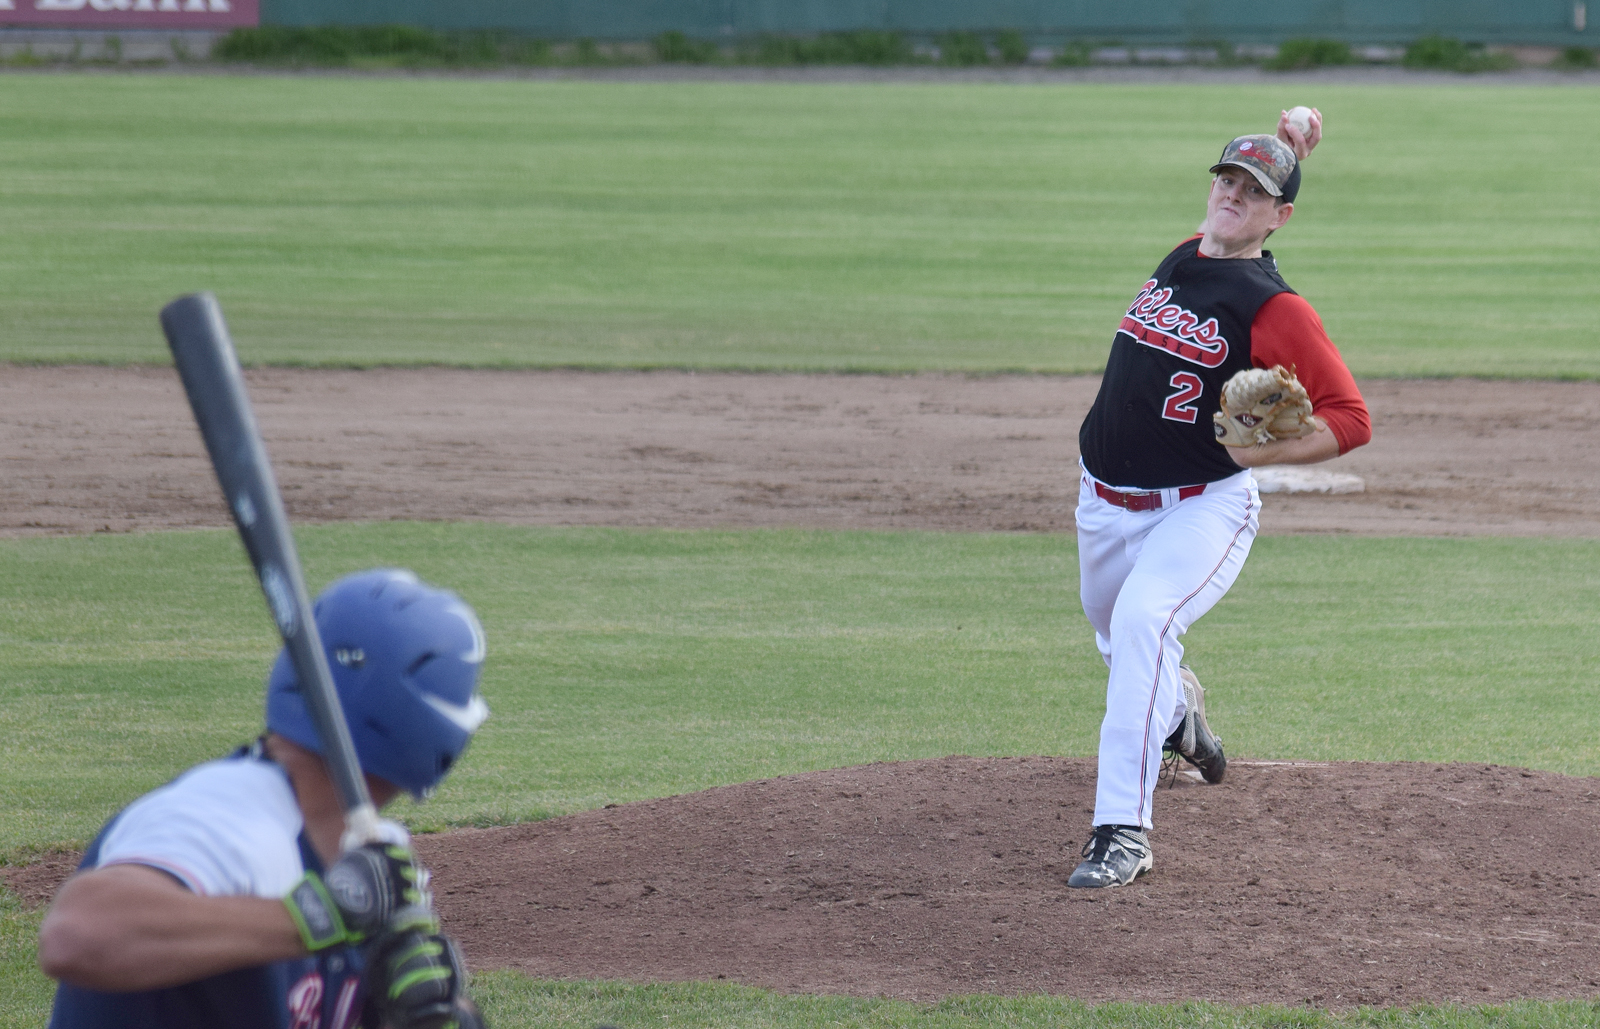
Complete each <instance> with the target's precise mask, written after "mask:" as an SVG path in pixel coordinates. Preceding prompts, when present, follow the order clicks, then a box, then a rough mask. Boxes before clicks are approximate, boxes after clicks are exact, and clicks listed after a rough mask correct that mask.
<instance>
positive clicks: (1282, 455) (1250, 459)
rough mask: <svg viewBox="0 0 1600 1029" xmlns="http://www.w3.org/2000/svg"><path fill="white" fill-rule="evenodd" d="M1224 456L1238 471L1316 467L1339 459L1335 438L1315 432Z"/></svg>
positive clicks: (1232, 449) (1323, 431)
mask: <svg viewBox="0 0 1600 1029" xmlns="http://www.w3.org/2000/svg"><path fill="white" fill-rule="evenodd" d="M1228 456H1229V457H1231V458H1233V463H1234V464H1236V465H1238V466H1239V467H1240V468H1260V467H1261V466H1262V465H1269V464H1316V463H1318V462H1319V461H1327V460H1331V459H1332V458H1335V457H1338V456H1339V438H1338V437H1337V436H1335V435H1334V434H1333V433H1331V432H1329V431H1328V430H1327V429H1319V430H1317V431H1316V432H1313V433H1312V434H1311V435H1309V436H1302V437H1300V438H1299V439H1279V440H1273V441H1272V442H1271V443H1258V444H1256V445H1255V446H1253V447H1229V448H1228Z"/></svg>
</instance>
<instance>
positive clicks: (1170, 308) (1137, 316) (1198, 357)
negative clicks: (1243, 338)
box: [1119, 279, 1228, 368]
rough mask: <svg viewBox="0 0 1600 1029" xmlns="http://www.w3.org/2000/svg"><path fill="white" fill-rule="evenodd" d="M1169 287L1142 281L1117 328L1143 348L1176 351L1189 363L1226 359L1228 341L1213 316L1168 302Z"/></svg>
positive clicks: (1212, 365)
mask: <svg viewBox="0 0 1600 1029" xmlns="http://www.w3.org/2000/svg"><path fill="white" fill-rule="evenodd" d="M1171 300H1172V290H1171V289H1156V280H1155V279H1151V280H1150V281H1149V282H1147V283H1145V284H1144V288H1143V289H1141V290H1140V291H1139V295H1138V296H1136V297H1134V298H1133V303H1132V304H1130V305H1129V306H1128V314H1127V316H1126V317H1124V318H1123V319H1122V325H1121V326H1120V327H1119V328H1120V330H1121V331H1122V332H1126V333H1127V334H1128V335H1130V336H1132V337H1133V338H1134V339H1136V340H1138V341H1139V342H1140V343H1143V344H1144V345H1145V346H1147V347H1154V348H1155V349H1157V350H1165V351H1166V352H1167V353H1169V354H1176V355H1177V356H1179V357H1181V358H1183V359H1184V360H1185V361H1189V362H1190V363H1192V364H1197V365H1200V366H1202V367H1204V368H1215V367H1217V366H1218V365H1220V364H1221V363H1222V362H1223V361H1226V360H1227V359H1228V340H1227V339H1226V337H1224V336H1223V335H1222V329H1221V328H1220V327H1219V326H1218V325H1217V320H1216V319H1215V318H1207V319H1206V320H1205V321H1203V322H1202V321H1201V320H1200V316H1199V315H1197V314H1195V313H1194V312H1193V311H1191V310H1189V309H1188V308H1186V307H1179V306H1178V305H1177V304H1174V303H1171V302H1170V301H1171Z"/></svg>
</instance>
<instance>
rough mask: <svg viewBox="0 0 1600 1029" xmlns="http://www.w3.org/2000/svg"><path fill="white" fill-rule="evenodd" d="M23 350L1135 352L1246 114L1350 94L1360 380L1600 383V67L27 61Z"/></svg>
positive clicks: (17, 316)
mask: <svg viewBox="0 0 1600 1029" xmlns="http://www.w3.org/2000/svg"><path fill="white" fill-rule="evenodd" d="M5 86H6V96H7V101H8V102H7V104H6V105H5V110H4V112H3V113H0V129H3V132H4V136H5V139H6V146H5V147H4V148H3V149H0V172H3V176H0V181H3V183H4V185H3V186H0V191H3V196H4V201H5V205H6V213H7V223H6V225H7V232H6V233H5V235H4V238H3V239H0V268H3V271H4V274H5V277H6V282H7V285H8V289H7V296H6V303H5V305H4V307H3V313H0V360H12V361H92V362H140V361H154V362H162V361H165V360H167V357H166V352H165V350H164V348H163V345H162V342H161V337H160V334H159V332H158V330H157V326H156V321H155V315H156V311H157V310H158V308H159V307H160V306H161V304H163V303H164V302H165V301H166V300H168V299H170V298H171V297H172V296H174V295H176V294H178V293H183V292H189V291H192V290H195V289H201V288H207V289H212V290H215V291H216V292H217V293H218V294H219V295H220V296H221V298H222V300H223V303H224V306H225V309H226V310H227V312H228V314H229V317H230V319H231V321H232V324H233V326H234V329H235V335H236V336H237V338H238V342H239V344H240V348H241V352H242V355H243V357H244V359H245V360H246V361H247V362H257V363H307V364H335V365H365V364H374V363H378V364H385V363H449V364H463V365H490V366H494V365H517V366H548V365H584V366H600V367H618V366H629V367H638V366H661V365H671V366H694V367H701V368H732V367H738V368H803V369H865V370H874V369H875V370H907V369H954V370H972V371H992V370H1001V369H1030V370H1048V371H1088V370H1094V369H1097V368H1099V367H1100V366H1101V364H1102V363H1103V361H1104V358H1105V353H1106V349H1107V347H1108V345H1109V341H1110V337H1111V333H1112V331H1113V329H1114V327H1115V324H1116V321H1117V318H1118V316H1119V315H1120V314H1121V312H1122V310H1123V309H1124V308H1125V307H1126V305H1127V303H1128V301H1129V300H1130V298H1131V297H1132V295H1133V293H1134V292H1135V291H1136V289H1137V287H1138V284H1139V283H1141V282H1142V281H1143V280H1144V276H1145V275H1146V274H1148V272H1149V271H1150V270H1151V269H1152V268H1154V266H1155V265H1156V263H1157V262H1158V260H1159V259H1160V258H1161V256H1162V255H1164V254H1165V253H1166V251H1167V250H1168V249H1169V248H1170V247H1171V246H1172V245H1173V244H1174V243H1176V242H1177V241H1178V240H1179V239H1180V238H1182V237H1183V236H1184V235H1185V234H1186V233H1188V232H1189V231H1190V230H1191V229H1193V227H1194V226H1195V225H1196V224H1197V222H1198V221H1199V219H1200V216H1201V214H1202V205H1203V197H1204V192H1205V188H1206V181H1207V177H1206V172H1205V169H1206V167H1207V166H1208V165H1209V163H1210V162H1211V161H1212V160H1213V159H1214V158H1215V156H1216V154H1217V153H1218V152H1219V151H1220V149H1221V145H1222V143H1223V141H1225V140H1226V139H1227V138H1228V137H1230V136H1232V135H1234V134H1236V133H1238V132H1243V131H1249V130H1257V131H1269V130H1270V129H1271V127H1272V124H1273V120H1274V118H1275V115H1276V113H1277V111H1278V110H1279V109H1280V108H1282V107H1286V106H1290V105H1292V104H1294V103H1300V102H1306V103H1314V104H1316V105H1317V106H1319V107H1320V108H1321V109H1322V110H1323V111H1324V113H1325V114H1326V116H1327V118H1328V123H1329V129H1330V136H1329V139H1328V141H1327V142H1326V143H1325V144H1324V146H1323V147H1322V148H1321V149H1320V150H1319V151H1318V152H1317V154H1316V155H1315V156H1314V157H1313V158H1312V159H1311V161H1310V162H1308V164H1307V172H1306V186H1305V190H1304V196H1303V202H1302V203H1301V205H1300V210H1299V211H1297V213H1296V216H1295V220H1294V221H1293V222H1292V223H1291V224H1290V226H1289V227H1288V228H1286V229H1285V230H1284V231H1283V232H1282V233H1280V234H1279V235H1278V236H1277V237H1275V238H1274V240H1273V244H1274V246H1275V249H1276V251H1277V253H1278V255H1279V257H1280V259H1281V261H1282V264H1283V269H1284V272H1285V274H1286V277H1287V278H1288V280H1289V281H1290V283H1291V284H1293V285H1294V286H1295V287H1296V288H1297V289H1299V290H1300V291H1301V292H1303V293H1304V294H1305V295H1306V296H1308V297H1309V298H1311V300H1312V301H1313V303H1315V304H1316V305H1317V307H1318V310H1319V311H1320V312H1321V313H1322V315H1323V317H1324V319H1325V320H1326V323H1327V325H1328V328H1329V330H1330V332H1331V334H1332V335H1333V338H1334V339H1335V341H1336V342H1338V343H1339V344H1340V346H1341V347H1342V348H1343V350H1344V352H1345V354H1346V356H1347V357H1348V358H1349V361H1350V364H1351V365H1352V367H1353V368H1354V369H1355V370H1356V371H1357V373H1358V374H1363V375H1462V374H1471V375H1515V376H1523V375H1531V376H1574V377H1594V376H1597V375H1600V349H1597V348H1596V347H1594V346H1593V343H1592V341H1593V339H1594V338H1595V336H1596V334H1597V332H1600V306H1597V305H1595V304H1594V303H1593V302H1592V298H1593V288H1592V283H1593V282H1594V281H1596V279H1597V278H1600V252H1597V251H1596V249H1595V248H1594V246H1593V245H1592V244H1593V238H1592V237H1593V226H1594V225H1595V223H1596V215H1597V213H1600V193H1597V192H1596V191H1595V190H1592V189H1586V188H1582V186H1581V184H1582V183H1586V182H1588V181H1589V180H1590V178H1591V177H1592V169H1593V168H1594V167H1595V166H1596V164H1600V138H1597V137H1596V135H1595V134H1594V133H1584V132H1573V131H1571V129H1572V126H1574V125H1583V124H1589V123H1591V122H1593V121H1594V119H1595V116H1596V114H1597V108H1600V92H1597V91H1596V90H1594V89H1591V88H1584V87H1505V86H1495V85H1482V84H1477V85H1463V86H1449V87H1412V86H1403V85H1402V86H1376V85H1374V86H1361V85H1331V84H1322V83H1308V82H1301V81H1296V80H1292V79H1284V80H1283V81H1282V82H1274V83H1270V84H1266V85H1197V84H1192V83H1184V84H1174V85H1126V86H1124V85H1001V84H971V83H967V84H950V83H917V84H793V83H790V84H777V83H767V84H752V83H660V82H651V83H615V82H613V83H606V82H575V81H565V82H559V81H506V80H490V79H450V78H381V77H373V78H361V77H343V76H340V77H281V76H248V77H233V76H225V75H170V76H168V75H144V76H124V75H84V74H51V75H16V74H13V75H8V76H6V78H5Z"/></svg>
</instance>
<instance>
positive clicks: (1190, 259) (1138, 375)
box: [1078, 237, 1294, 490]
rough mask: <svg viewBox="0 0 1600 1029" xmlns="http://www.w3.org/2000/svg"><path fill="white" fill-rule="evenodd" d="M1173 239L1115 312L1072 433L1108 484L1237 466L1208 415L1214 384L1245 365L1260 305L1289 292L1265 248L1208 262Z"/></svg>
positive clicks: (1186, 481) (1162, 482)
mask: <svg viewBox="0 0 1600 1029" xmlns="http://www.w3.org/2000/svg"><path fill="white" fill-rule="evenodd" d="M1199 249H1200V237H1195V238H1193V239H1190V240H1188V241H1186V242H1184V243H1181V244H1179V246H1178V248H1177V249H1176V250H1174V251H1172V253H1170V254H1168V255H1167V257H1166V259H1165V260H1164V261H1162V262H1161V265H1160V267H1158V268H1156V270H1155V274H1154V275H1152V276H1151V277H1150V280H1149V281H1148V282H1146V283H1145V284H1144V288H1143V289H1141V290H1140V291H1139V295H1138V296H1136V297H1135V298H1134V300H1133V304H1132V305H1130V306H1129V308H1128V313H1127V314H1126V315H1124V316H1123V319H1122V324H1121V325H1120V326H1118V328H1117V334H1116V337H1115V338H1114V339H1113V340H1112V343H1111V356H1110V358H1109V359H1108V360H1107V361H1106V371H1105V376H1104V378H1102V379H1101V382H1100V393H1099V395H1098V396H1097V397H1095V401H1094V406H1093V407H1091V408H1090V409H1089V415H1088V417H1086V418H1085V419H1084V420H1083V427H1082V428H1081V429H1080V430H1079V431H1078V449H1079V452H1080V453H1081V454H1082V455H1083V464H1084V467H1085V468H1087V469H1088V470H1089V474H1091V475H1093V476H1094V477H1095V478H1097V479H1099V480H1101V481H1102V482H1105V483H1109V484H1111V485H1113V486H1127V487H1132V488H1135V489H1147V490H1154V489H1170V488H1172V487H1175V486H1191V485H1195V484H1197V483H1202V482H1215V481H1217V480H1218V479H1225V478H1227V477H1228V476H1230V475H1237V474H1238V473H1239V466H1238V465H1237V464H1235V463H1234V462H1233V459H1232V458H1230V457H1229V456H1228V453H1227V448H1226V447H1223V446H1222V445H1221V444H1219V443H1218V442H1217V438H1216V430H1215V428H1214V427H1213V423H1212V420H1211V416H1212V415H1213V414H1214V413H1216V412H1217V411H1218V410H1220V409H1221V402H1220V399H1219V398H1220V397H1221V396H1222V384H1223V383H1225V382H1227V381H1228V380H1229V379H1230V378H1232V377H1233V375H1234V374H1235V373H1236V372H1240V371H1243V370H1244V369H1246V368H1249V367H1251V361H1250V329H1251V324H1252V323H1253V322H1254V321H1255V317H1256V312H1257V311H1258V310H1260V308H1261V305H1262V304H1265V303H1266V302H1267V301H1268V300H1270V299H1271V298H1273V297H1274V296H1277V295H1278V294H1279V293H1293V292H1294V290H1292V289H1290V288H1289V285H1288V283H1286V282H1284V281H1283V278H1282V276H1280V275H1279V274H1278V264H1277V262H1276V261H1274V260H1273V259H1272V254H1271V253H1265V254H1263V255H1262V256H1261V257H1257V258H1239V259H1227V260H1216V259H1212V258H1206V257H1201V256H1200V255H1199Z"/></svg>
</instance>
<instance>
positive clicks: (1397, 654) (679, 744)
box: [0, 523, 1600, 855]
mask: <svg viewBox="0 0 1600 1029" xmlns="http://www.w3.org/2000/svg"><path fill="white" fill-rule="evenodd" d="M299 538H300V541H301V546H302V551H303V555H304V557H305V560H306V564H307V568H308V578H309V579H310V581H311V582H312V583H313V584H314V586H320V585H321V584H323V583H326V582H327V581H329V580H330V579H332V578H334V577H335V576H337V575H339V574H343V573H345V572H347V571H351V570H355V569H358V568H363V567H369V566H373V565H384V564H388V565H395V564H404V565H410V566H413V567H415V568H416V569H417V570H418V571H419V572H420V573H421V574H422V575H423V576H424V577H426V578H429V579H431V580H433V581H436V582H439V583H442V584H446V585H449V586H451V587H453V588H455V589H457V590H458V591H459V592H461V593H462V594H463V595H464V596H465V597H467V598H468V599H469V600H470V601H471V602H472V603H473V604H474V605H475V606H476V607H477V609H478V610H479V612H480V613H481V615H482V617H483V620H484V623H485V626H486V628H487V631H488V634H489V641H490V660H489V664H488V666H487V669H486V673H485V682H484V692H485V694H486V695H487V697H488V699H489V701H490V703H491V705H492V707H493V708H494V716H493V718H492V719H491V720H490V721H489V722H488V723H487V725H486V726H485V728H484V730H483V731H482V733H481V734H480V736H479V738H478V740H477V741H476V742H475V743H474V746H473V749H472V751H471V752H470V754H469V756H468V758H467V759H466V760H465V761H464V762H463V764H462V766H461V767H460V769H459V770H458V771H457V772H456V773H455V774H454V775H453V776H452V777H451V778H450V779H449V781H448V782H447V783H446V785H445V787H444V788H443V789H442V790H441V791H440V794H439V796H438V797H436V798H435V799H434V800H433V801H432V802H431V803H429V804H427V805H424V806H416V807H409V808H402V810H401V814H402V816H403V817H404V818H406V819H407V820H408V821H409V822H410V823H411V824H412V825H413V826H415V827H417V828H419V829H439V828H444V827H447V826H450V825H460V824H493V823H504V822H512V821H517V820H523V819H530V818H540V817H545V816H548V815H551V814H557V813H564V812H570V811H574V810H580V809H587V808H593V807H598V806H600V805H602V804H606V803H612V802H619V801H628V800H635V799H640V798H645V797H655V796H665V795H670V794H675V793H682V792H686V791H691V790H697V789H701V788H705V787H710V786H715V785H722V784H727V783H736V782H742V781H748V780H752V779H757V778H763V777H767V776H772V775H779V774H787V773H796V772H804V771H808V770H814V769H821V768H830V767H840V766H847V765H854V764H860V763H865V762H869V761H880V760H902V759H911V758H923V757H937V756H943V755H948V754H986V755H1015V754H1062V755H1089V754H1092V753H1094V751H1095V747H1096V740H1097V738H1098V729H1099V722H1100V717H1101V715H1102V713H1103V710H1104V707H1103V705H1104V701H1103V696H1104V676H1105V673H1104V666H1103V664H1102V663H1101V661H1100V658H1099V655H1098V654H1097V653H1096V652H1095V649H1094V644H1093V641H1092V638H1091V634H1090V631H1089V628H1088V625H1087V623H1086V622H1085V621H1084V619H1083V616H1082V613H1081V612H1080V610H1079V608H1078V601H1077V567H1076V559H1075V553H1074V547H1073V544H1072V540H1071V538H1070V537H1063V536H1047V535H1001V534H989V535H985V534H934V533H825V532H800V531H743V532H682V531H665V530H610V529H532V528H513V527H506V526H496V525H481V524H471V525H466V524H460V525H449V524H407V523H384V524H376V525H337V526H322V527H314V528H305V529H302V530H300V533H299ZM1597 573H1600V545H1597V544H1595V543H1593V542H1589V541H1570V540H1508V539H1486V540H1484V539H1480V540H1432V539H1430V540H1383V539H1355V538H1325V537H1272V538H1267V539H1263V540H1260V541H1258V543H1257V547H1256V553H1255V554H1254V555H1253V556H1252V558H1251V561H1250V563H1249V565H1248V566H1247V568H1246V571H1245V573H1244V575H1243V577H1242V578H1241V580H1240V582H1239V583H1238V585H1236V586H1235V588H1234V590H1233V592H1232V593H1231V594H1230V595H1229V596H1228V597H1227V598H1226V599H1225V600H1224V601H1223V602H1222V604H1221V605H1219V606H1218V608H1217V609H1216V610H1214V611H1213V612H1212V613H1211V614H1210V615H1208V616H1207V617H1206V618H1205V619H1204V620H1202V621H1201V622H1200V623H1199V625H1198V627H1197V628H1196V629H1195V630H1194V631H1192V632H1191V633H1190V635H1189V637H1188V638H1187V640H1186V642H1187V644H1188V646H1189V654H1188V658H1189V660H1190V661H1191V663H1192V664H1193V665H1194V666H1195V668H1196V669H1197V670H1198V671H1199V673H1200V675H1201V677H1202V680H1203V681H1204V682H1206V683H1207V684H1208V686H1209V687H1210V693H1209V695H1208V698H1207V699H1208V708H1209V711H1210V714H1211V716H1212V720H1213V721H1214V722H1215V723H1216V725H1217V727H1218V730H1219V731H1221V732H1223V733H1224V735H1225V736H1226V738H1227V739H1228V741H1229V749H1230V753H1231V754H1232V755H1233V756H1235V757H1255V758H1270V759H1290V758H1301V759H1312V760H1372V761H1472V762H1479V761H1481V762H1493V763H1500V764H1511V765H1523V766H1529V767H1536V768H1546V769H1552V770H1555V771H1560V772H1566V773H1570V774H1578V775H1586V774H1591V773H1592V772H1593V768H1594V759H1595V744H1594V740H1595V739H1597V738H1600V712H1597V711H1596V710H1595V707H1594V705H1593V703H1592V695H1593V691H1592V683H1591V681H1590V679H1591V675H1590V670H1591V669H1592V668H1593V667H1594V665H1595V662H1596V658H1597V657H1600V631H1597V628H1596V627H1597V625H1600V619H1597V617H1596V616H1597V613H1600V574H1597ZM0 598H3V599H0V736H3V737H4V738H5V739H7V740H8V741H12V746H11V748H10V755H11V756H10V757H9V759H8V766H7V774H6V776H5V777H4V779H0V855H4V854H13V855H16V854H20V853H23V852H25V851H27V850H28V849H31V848H38V847H46V846H51V845H57V844H81V843H82V842H83V841H85V840H86V839H87V838H88V837H89V836H91V835H92V834H93V832H94V831H95V829H96V828H97V827H98V826H99V825H100V823H101V821H102V820H103V819H104V818H105V817H106V816H107V815H108V814H109V813H110V812H112V811H114V810H115V809H116V808H117V807H119V806H120V805H121V804H123V803H125V802H126V801H127V800H129V799H130V798H132V797H133V796H136V795H137V794H139V793H140V792H142V791H144V790H146V789H149V788H150V787H152V786H154V785H156V784H158V783H160V782H162V781H164V780H165V779H167V778H168V777H170V776H171V775H173V774H175V773H176V772H177V771H179V770H181V769H183V768H184V767H186V766H188V765H189V764H191V763H193V762H196V761H199V760H203V759H205V758H207V757H210V756H213V755H217V754H220V753H222V752H224V751H225V750H227V749H228V748H229V747H231V746H233V745H235V744H237V743H239V742H242V741H243V740H245V739H247V738H249V737H250V736H251V735H252V734H253V733H255V732H256V731H257V730H258V728H259V725H260V717H261V715H260V711H261V703H262V683H263V680H264V678H265V674H266V670H267V668H268V666H269V664H270V661H271V659H272V657H273V655H274V653H275V651H276V647H275V645H274V637H273V633H272V629H271V626H270V623H269V621H268V620H267V618H266V615H265V613H264V610H263V607H262V602H261V600H260V599H259V597H258V595H257V593H256V590H255V587H254V584H253V582H252V581H251V580H250V578H249V571H248V568H247V565H246V563H245V561H244V558H243V555H242V552H241V551H240V549H239V546H238V544H237V542H236V541H235V540H234V537H233V535H232V534H231V533H227V532H187V533H173V534H149V535H135V536H97V537H90V538H76V539H38V540H25V541H17V540H13V541H7V542H5V543H3V544H0Z"/></svg>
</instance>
